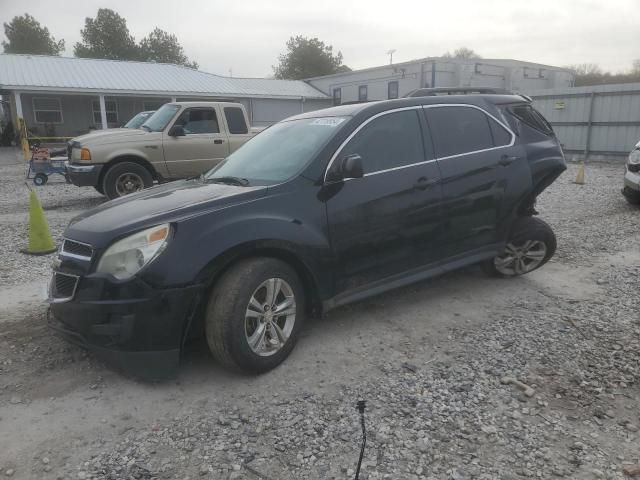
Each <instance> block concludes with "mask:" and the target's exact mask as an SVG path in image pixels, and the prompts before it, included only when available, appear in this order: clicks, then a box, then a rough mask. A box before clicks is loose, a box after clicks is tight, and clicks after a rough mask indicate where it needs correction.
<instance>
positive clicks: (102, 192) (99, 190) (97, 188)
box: [93, 185, 104, 195]
mask: <svg viewBox="0 0 640 480" xmlns="http://www.w3.org/2000/svg"><path fill="white" fill-rule="evenodd" d="M93 188H95V189H96V192H98V193H99V194H100V195H104V190H103V189H102V185H94V186H93Z"/></svg>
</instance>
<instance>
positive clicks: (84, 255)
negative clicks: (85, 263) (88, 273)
mask: <svg viewBox="0 0 640 480" xmlns="http://www.w3.org/2000/svg"><path fill="white" fill-rule="evenodd" d="M60 254H61V255H63V256H65V255H66V256H71V257H74V258H78V259H80V260H91V256H92V255H93V248H91V245H87V244H86V243H81V242H76V241H75V240H69V239H68V238H65V239H64V242H63V243H62V250H61V251H60Z"/></svg>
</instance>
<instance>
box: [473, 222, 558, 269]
mask: <svg viewBox="0 0 640 480" xmlns="http://www.w3.org/2000/svg"><path fill="white" fill-rule="evenodd" d="M556 247H557V241H556V236H555V234H554V233H553V230H552V229H551V227H550V226H549V225H548V224H547V223H546V222H544V221H542V220H540V219H539V218H534V217H520V218H518V220H516V222H515V225H514V227H513V230H512V231H511V235H510V237H509V241H508V242H507V245H506V247H505V251H504V252H503V253H502V254H501V255H499V256H497V257H495V258H492V259H491V260H488V261H486V262H484V263H483V264H482V267H483V270H484V271H485V272H486V273H487V274H489V275H491V276H494V277H506V278H508V277H517V276H520V275H524V274H525V273H529V272H532V271H534V270H536V269H538V268H540V267H541V266H542V265H544V264H545V263H547V262H548V261H549V259H550V258H551V257H552V256H553V254H554V253H555V252H556Z"/></svg>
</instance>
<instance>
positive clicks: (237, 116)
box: [67, 102, 257, 199]
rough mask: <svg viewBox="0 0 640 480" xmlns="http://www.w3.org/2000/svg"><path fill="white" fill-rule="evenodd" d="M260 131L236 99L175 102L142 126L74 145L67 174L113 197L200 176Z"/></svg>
mask: <svg viewBox="0 0 640 480" xmlns="http://www.w3.org/2000/svg"><path fill="white" fill-rule="evenodd" d="M256 133H257V131H256V130H252V129H250V128H249V122H248V118H247V112H246V111H245V109H244V106H243V105H242V104H239V103H232V102H175V103H167V104H165V105H163V106H162V107H160V108H159V109H158V110H157V111H156V112H155V113H154V114H153V115H152V116H151V117H149V118H148V119H147V121H146V122H144V123H143V124H142V125H141V126H140V128H137V129H113V130H104V131H98V132H93V133H90V134H87V135H82V136H80V137H76V138H74V139H73V140H71V141H70V142H69V143H68V146H67V148H68V157H69V165H68V167H67V172H68V174H69V177H70V179H71V182H72V183H73V184H74V185H77V186H81V187H83V186H92V187H94V188H95V189H96V190H97V191H98V192H100V193H102V194H104V195H106V196H107V197H109V198H110V199H113V198H117V197H121V196H123V195H127V194H129V193H133V192H137V191H139V190H142V189H144V188H147V187H150V186H152V185H153V183H154V181H158V182H165V181H169V180H176V179H180V178H188V177H193V176H197V175H200V174H201V173H204V172H206V171H207V170H209V169H210V168H212V167H214V166H215V165H217V164H218V163H219V162H221V161H222V160H224V159H225V158H226V157H227V156H228V155H229V154H230V153H232V152H234V151H235V150H237V149H238V148H239V147H240V146H241V145H242V144H243V143H245V142H246V141H247V140H249V139H250V138H251V137H252V136H254V135H255V134H256Z"/></svg>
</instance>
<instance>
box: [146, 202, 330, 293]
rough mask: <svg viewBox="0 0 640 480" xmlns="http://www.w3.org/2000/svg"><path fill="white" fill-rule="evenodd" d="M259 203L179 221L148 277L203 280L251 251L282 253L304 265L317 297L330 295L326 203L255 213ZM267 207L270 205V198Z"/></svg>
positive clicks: (168, 281)
mask: <svg viewBox="0 0 640 480" xmlns="http://www.w3.org/2000/svg"><path fill="white" fill-rule="evenodd" d="M258 203H259V202H248V203H247V204H246V205H243V206H234V207H230V208H227V209H224V210H222V211H217V212H211V213H208V214H204V215H198V216H195V217H192V218H189V219H185V220H182V221H180V222H178V223H177V225H176V231H175V235H174V239H173V240H172V242H171V243H170V244H169V246H168V247H167V249H166V250H165V252H164V253H163V254H162V255H161V256H160V257H159V258H158V259H157V260H156V261H155V262H154V263H153V264H152V265H151V267H152V268H150V269H149V270H148V271H147V272H146V274H145V279H146V280H147V281H149V282H151V283H152V284H155V285H158V286H163V287H169V286H178V285H189V284H193V283H203V282H206V281H207V280H208V279H210V278H211V277H212V276H213V275H215V274H216V273H217V272H219V271H220V270H221V269H223V268H225V267H226V266H227V265H229V263H231V262H232V261H234V260H235V259H237V258H240V257H246V256H248V255H251V254H252V253H253V252H256V254H265V252H274V253H277V252H280V253H282V254H283V255H281V256H282V257H284V258H288V257H292V258H295V259H296V260H297V262H299V263H300V265H303V266H304V268H305V269H306V270H307V272H308V273H309V275H310V276H311V277H312V280H313V282H314V284H315V286H316V287H317V289H318V292H317V293H318V295H320V296H322V297H324V296H330V291H331V288H332V277H331V275H330V273H329V272H330V271H331V269H330V263H331V254H330V252H331V249H330V244H329V239H328V236H327V234H326V229H325V225H326V222H325V218H326V217H325V214H324V206H323V205H321V204H318V205H317V206H316V208H315V210H316V211H315V212H310V211H305V212H301V211H298V212H297V214H291V215H286V214H281V213H278V214H275V213H273V212H275V211H277V209H275V208H274V209H269V210H266V211H263V212H262V213H260V212H256V211H255V210H256V208H257V207H258ZM260 203H261V202H260ZM303 203H304V202H301V203H300V204H298V206H299V205H302V204H303ZM263 208H265V209H268V208H269V207H268V202H266V204H265V205H263ZM301 208H302V209H303V210H308V208H304V207H301ZM241 210H243V211H241ZM294 210H295V208H294ZM269 211H270V212H271V213H268V212H269ZM290 213H293V212H290Z"/></svg>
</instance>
